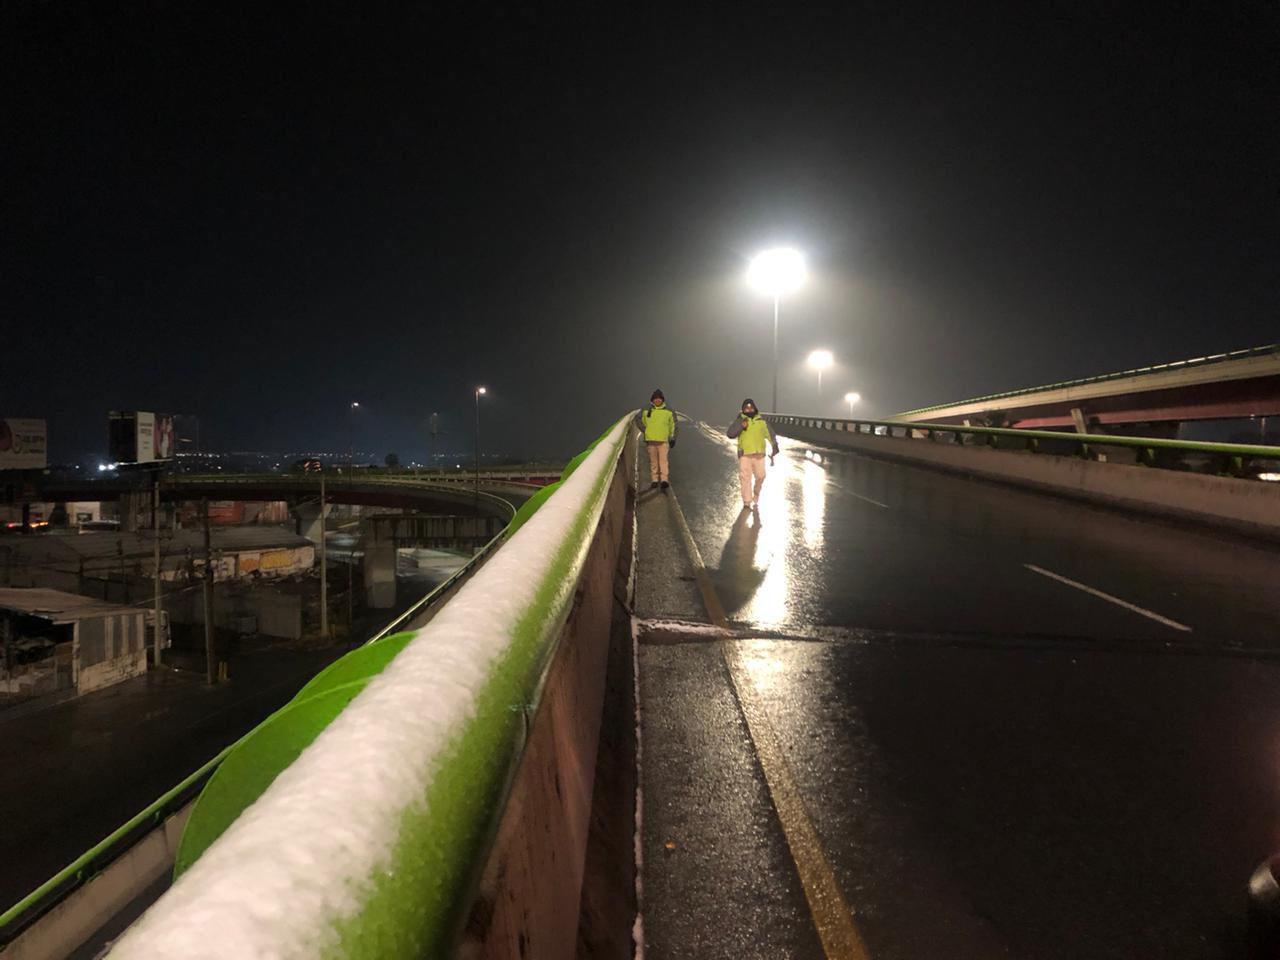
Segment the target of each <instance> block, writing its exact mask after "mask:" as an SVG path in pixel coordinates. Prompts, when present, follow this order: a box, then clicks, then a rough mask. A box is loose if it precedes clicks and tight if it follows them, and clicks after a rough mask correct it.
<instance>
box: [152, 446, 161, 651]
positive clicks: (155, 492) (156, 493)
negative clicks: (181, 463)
mask: <svg viewBox="0 0 1280 960" xmlns="http://www.w3.org/2000/svg"><path fill="white" fill-rule="evenodd" d="M151 531H152V534H153V535H154V537H155V544H154V552H153V557H152V570H153V571H154V573H153V575H154V577H155V581H156V583H155V587H156V625H155V633H154V634H153V638H154V643H153V646H154V647H155V652H154V657H153V660H154V662H155V665H156V666H157V667H159V666H160V623H161V620H162V619H163V616H164V607H163V605H162V604H161V602H160V471H159V470H157V471H156V476H155V484H154V485H153V487H152V492H151Z"/></svg>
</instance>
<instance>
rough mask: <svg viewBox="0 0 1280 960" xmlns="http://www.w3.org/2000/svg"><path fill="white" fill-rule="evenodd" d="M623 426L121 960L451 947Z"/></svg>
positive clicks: (117, 959)
mask: <svg viewBox="0 0 1280 960" xmlns="http://www.w3.org/2000/svg"><path fill="white" fill-rule="evenodd" d="M631 417H632V414H628V415H627V416H626V417H624V418H623V419H621V420H619V421H618V422H617V423H616V424H615V425H614V426H613V427H612V428H611V429H610V430H608V431H607V432H606V433H605V434H604V435H603V436H601V437H600V439H599V440H598V441H597V442H596V443H595V444H594V446H593V447H592V448H590V449H589V450H588V451H587V453H586V454H585V456H584V457H583V458H581V459H580V460H579V461H575V463H574V464H571V465H570V470H567V471H566V477H565V479H564V480H563V481H562V483H561V484H560V485H559V487H558V489H557V490H556V491H555V493H554V495H551V496H549V497H548V498H547V499H546V500H545V502H542V503H541V504H540V506H539V507H538V508H537V509H536V512H532V513H531V514H530V515H529V516H528V517H527V519H526V520H525V521H524V522H523V526H521V527H520V528H519V529H518V530H516V531H515V532H514V533H513V535H512V536H511V538H510V540H509V541H508V542H507V543H506V544H505V545H504V546H503V547H502V549H501V550H498V551H497V552H496V553H494V555H493V557H492V558H491V559H490V560H489V561H488V563H486V564H485V565H484V566H483V567H482V568H481V569H480V570H479V571H478V572H477V573H476V574H475V575H474V576H473V577H472V578H471V580H469V581H468V582H467V583H466V584H465V585H464V586H463V587H462V588H461V589H460V590H459V591H458V593H457V594H456V595H455V596H454V597H453V598H452V599H451V600H450V601H449V603H448V604H446V605H445V606H444V607H443V608H442V609H441V610H440V612H439V614H437V615H436V617H435V618H434V619H433V620H432V621H431V622H430V623H429V624H427V625H426V626H425V627H423V628H422V629H421V630H418V631H417V632H416V634H414V635H413V636H412V638H405V640H406V641H407V642H405V643H404V645H403V649H401V650H400V652H399V653H397V654H396V655H395V656H394V659H392V660H391V661H390V663H389V664H387V665H386V666H385V668H383V669H382V670H381V672H379V673H377V675H376V676H374V677H373V678H372V679H369V680H367V683H365V684H364V685H363V686H362V687H361V688H360V689H359V692H358V693H356V694H355V695H354V698H353V699H351V701H350V703H349V704H348V705H346V707H345V709H341V710H340V712H338V713H337V715H336V717H335V718H334V719H333V720H332V721H331V722H329V723H328V724H327V725H326V726H325V727H324V729H323V730H322V731H321V732H320V733H319V735H318V736H316V738H315V740H314V741H313V742H311V743H310V746H308V747H306V749H305V750H303V751H302V752H301V755H299V756H298V757H297V759H296V760H294V761H293V762H292V763H290V764H289V765H288V766H287V767H285V769H284V770H283V772H281V773H280V774H279V776H277V777H276V778H275V780H274V782H272V783H271V784H270V786H269V787H267V788H266V790H265V792H263V793H262V795H261V796H260V797H259V798H258V799H257V800H256V802H254V803H253V804H252V805H251V806H249V807H248V809H246V810H244V812H243V813H242V814H240V815H239V816H238V817H236V818H235V819H234V820H233V822H231V824H230V826H229V827H228V828H227V829H226V830H225V832H223V833H221V835H220V836H218V837H217V839H216V840H214V841H213V842H212V843H211V845H209V846H208V848H207V849H204V850H203V852H202V853H201V854H200V855H199V856H198V859H195V861H194V863H193V864H192V865H191V866H190V868H189V869H187V870H186V872H185V873H183V874H182V875H181V877H180V878H179V879H178V880H177V881H176V883H175V884H174V886H173V887H172V888H171V889H170V890H169V891H167V892H166V893H165V894H164V895H163V896H162V897H161V898H160V899H159V900H158V901H157V902H156V904H155V905H154V906H152V907H151V909H150V910H148V911H147V912H146V913H145V914H144V915H143V916H142V918H141V919H140V920H139V921H138V922H137V923H135V924H134V925H133V926H132V927H131V928H130V929H129V930H128V931H127V932H126V933H125V935H124V936H123V937H122V938H121V939H120V940H119V941H118V942H117V944H116V945H115V946H114V948H113V949H112V950H111V952H110V954H109V956H110V957H111V958H113V960H131V958H146V960H156V958H167V957H175V958H176V957H182V958H184V960H195V958H202V957H203V958H212V957H219V958H226V957H235V958H266V957H272V958H281V960H283V958H294V957H297V958H302V957H306V958H312V957H339V956H340V957H365V956H368V957H374V956H376V957H420V956H424V955H427V956H436V955H440V954H442V953H443V952H445V951H446V950H447V949H448V945H449V943H450V941H451V938H452V937H453V936H454V935H455V934H456V931H457V926H458V923H459V918H460V916H461V914H462V911H463V910H464V909H465V908H466V906H467V905H468V904H467V898H468V896H469V894H470V890H471V885H472V881H473V880H474V878H475V876H476V875H477V872H478V870H479V868H480V866H481V862H480V861H481V860H482V859H483V854H484V852H485V849H486V843H487V840H488V837H489V836H490V834H491V831H492V829H493V826H494V824H495V823H496V820H497V818H498V816H499V815H500V807H501V803H502V798H503V792H504V789H505V786H506V783H507V781H508V777H509V775H510V772H511V770H512V769H513V765H514V763H515V762H516V760H517V759H518V757H519V755H520V751H521V748H522V745H523V737H524V734H525V729H526V722H527V718H529V717H531V716H532V712H533V711H534V709H535V708H536V698H537V691H538V685H539V682H540V678H541V676H542V674H543V671H544V670H545V668H546V665H547V664H548V663H549V661H550V657H551V654H552V652H553V651H554V647H555V641H556V638H557V637H558V636H559V634H560V631H561V628H562V627H563V625H564V622H565V620H566V618H567V617H568V614H569V610H570V608H571V606H572V601H573V595H574V590H575V586H576V584H577V581H578V579H579V576H580V574H581V572H582V569H583V566H584V565H585V563H586V559H587V554H588V550H589V547H590V544H591V540H592V535H593V533H594V531H595V528H596V525H597V523H598V522H599V519H600V516H601V512H602V510H603V507H604V502H605V498H606V494H607V492H608V489H609V485H610V482H611V480H612V478H613V476H614V473H615V470H616V468H617V464H618V461H619V457H620V455H621V452H622V449H623V444H624V442H625V440H626V438H627V436H628V435H629V433H630V429H629V424H630V421H631ZM380 642H385V641H380ZM184 843H185V838H184Z"/></svg>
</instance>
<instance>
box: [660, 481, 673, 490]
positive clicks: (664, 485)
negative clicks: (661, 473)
mask: <svg viewBox="0 0 1280 960" xmlns="http://www.w3.org/2000/svg"><path fill="white" fill-rule="evenodd" d="M669 486H671V484H669V483H667V481H665V480H663V481H662V489H663V491H664V492H665V491H666V489H667V487H669Z"/></svg>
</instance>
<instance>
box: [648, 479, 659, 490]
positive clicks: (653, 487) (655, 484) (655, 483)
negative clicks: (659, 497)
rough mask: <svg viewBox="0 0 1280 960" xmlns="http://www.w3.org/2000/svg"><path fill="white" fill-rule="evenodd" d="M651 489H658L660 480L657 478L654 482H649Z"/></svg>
mask: <svg viewBox="0 0 1280 960" xmlns="http://www.w3.org/2000/svg"><path fill="white" fill-rule="evenodd" d="M649 489H650V490H657V489H658V481H657V480H655V481H653V483H651V484H649Z"/></svg>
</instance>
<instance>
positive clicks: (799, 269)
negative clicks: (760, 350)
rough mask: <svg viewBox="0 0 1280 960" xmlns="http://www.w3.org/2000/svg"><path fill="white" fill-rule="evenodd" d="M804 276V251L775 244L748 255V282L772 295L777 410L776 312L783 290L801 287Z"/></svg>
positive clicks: (774, 379)
mask: <svg viewBox="0 0 1280 960" xmlns="http://www.w3.org/2000/svg"><path fill="white" fill-rule="evenodd" d="M806 276H807V270H806V268H805V265H804V255H803V254H801V253H800V251H799V250H792V249H791V248H789V247H775V248H774V249H772V250H765V251H763V252H762V253H758V254H756V255H755V256H754V257H752V258H751V263H750V265H749V266H748V267H747V283H748V284H750V285H751V287H752V289H754V290H756V291H757V292H759V293H765V294H768V295H769V296H771V297H773V411H772V412H773V413H777V412H778V313H779V304H780V303H781V300H782V297H783V295H784V294H788V293H792V292H793V291H795V290H798V289H800V286H801V285H802V284H803V283H804V281H805V277H806Z"/></svg>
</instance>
